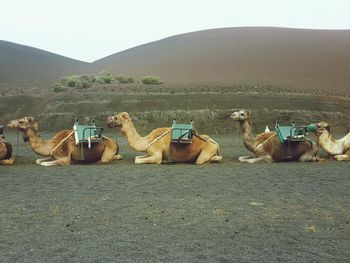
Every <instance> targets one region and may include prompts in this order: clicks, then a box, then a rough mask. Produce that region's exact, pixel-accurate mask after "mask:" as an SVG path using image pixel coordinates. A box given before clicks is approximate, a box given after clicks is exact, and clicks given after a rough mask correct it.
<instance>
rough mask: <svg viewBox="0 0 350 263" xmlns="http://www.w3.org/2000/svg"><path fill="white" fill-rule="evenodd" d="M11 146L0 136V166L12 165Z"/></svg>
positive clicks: (13, 161)
mask: <svg viewBox="0 0 350 263" xmlns="http://www.w3.org/2000/svg"><path fill="white" fill-rule="evenodd" d="M11 156H12V146H11V144H9V143H8V142H7V141H5V139H4V138H3V137H1V135H0V165H13V164H14V163H15V160H14V159H13V158H11Z"/></svg>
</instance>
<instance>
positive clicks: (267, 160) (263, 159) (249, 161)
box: [241, 155, 272, 163]
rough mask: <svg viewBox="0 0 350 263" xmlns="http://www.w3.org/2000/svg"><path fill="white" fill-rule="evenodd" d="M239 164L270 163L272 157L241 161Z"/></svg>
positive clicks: (266, 156) (265, 156)
mask: <svg viewBox="0 0 350 263" xmlns="http://www.w3.org/2000/svg"><path fill="white" fill-rule="evenodd" d="M241 162H243V163H258V162H268V163H271V162H272V157H271V156H270V155H264V156H260V157H256V158H251V159H242V160H241Z"/></svg>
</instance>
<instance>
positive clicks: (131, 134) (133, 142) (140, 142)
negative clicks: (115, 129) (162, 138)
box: [121, 120, 147, 151]
mask: <svg viewBox="0 0 350 263" xmlns="http://www.w3.org/2000/svg"><path fill="white" fill-rule="evenodd" d="M121 132H122V134H123V135H124V136H125V137H126V138H127V140H128V143H129V145H130V147H131V148H133V149H134V150H136V151H145V149H146V146H147V142H146V140H145V138H144V137H141V136H140V135H139V134H138V132H137V131H136V129H135V127H134V124H133V123H132V121H131V120H126V121H124V122H123V125H122V128H121Z"/></svg>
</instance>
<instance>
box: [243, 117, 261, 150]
mask: <svg viewBox="0 0 350 263" xmlns="http://www.w3.org/2000/svg"><path fill="white" fill-rule="evenodd" d="M240 126H241V133H242V134H243V142H244V145H245V147H247V149H248V150H249V151H252V152H255V149H256V147H257V141H256V140H255V139H254V137H253V134H252V123H251V120H250V119H246V120H243V121H240Z"/></svg>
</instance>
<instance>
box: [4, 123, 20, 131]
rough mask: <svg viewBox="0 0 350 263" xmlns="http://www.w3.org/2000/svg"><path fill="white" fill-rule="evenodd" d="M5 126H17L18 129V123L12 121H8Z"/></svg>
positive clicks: (14, 127)
mask: <svg viewBox="0 0 350 263" xmlns="http://www.w3.org/2000/svg"><path fill="white" fill-rule="evenodd" d="M6 126H7V128H11V129H17V128H18V129H19V127H18V123H17V122H14V121H10V122H9V123H8V124H7V125H6Z"/></svg>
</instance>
